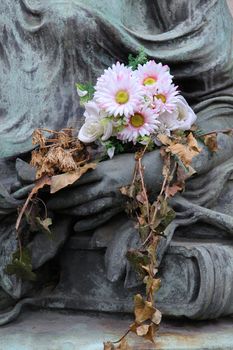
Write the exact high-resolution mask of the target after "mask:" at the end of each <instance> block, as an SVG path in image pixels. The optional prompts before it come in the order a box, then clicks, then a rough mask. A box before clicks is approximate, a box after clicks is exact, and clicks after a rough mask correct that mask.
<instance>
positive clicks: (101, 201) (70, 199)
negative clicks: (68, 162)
mask: <svg viewBox="0 0 233 350" xmlns="http://www.w3.org/2000/svg"><path fill="white" fill-rule="evenodd" d="M134 164H135V162H134V156H133V154H124V155H121V156H117V157H115V158H114V160H108V161H104V162H101V163H99V164H98V166H97V168H96V169H95V170H94V171H92V172H90V173H87V174H85V175H84V176H83V177H82V178H81V179H80V180H79V181H77V182H76V183H75V185H74V186H71V187H68V188H66V189H64V190H61V191H60V192H58V193H57V194H55V195H52V196H51V199H50V200H49V201H48V208H49V209H52V210H58V211H62V212H63V213H65V214H67V215H72V216H75V217H76V218H77V219H78V222H77V224H76V225H75V227H74V229H75V231H84V230H90V229H92V228H95V227H97V226H99V225H101V224H102V223H104V222H106V221H107V220H109V219H110V218H111V217H112V216H114V215H115V214H117V213H118V212H120V211H122V210H123V205H124V202H125V197H124V196H123V195H122V194H121V192H120V188H121V187H122V186H124V185H127V184H129V183H130V182H131V181H132V176H133V170H134Z"/></svg>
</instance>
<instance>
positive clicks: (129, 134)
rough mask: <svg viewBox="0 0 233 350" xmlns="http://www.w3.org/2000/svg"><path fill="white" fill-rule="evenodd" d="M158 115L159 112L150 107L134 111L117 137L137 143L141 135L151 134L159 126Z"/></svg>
mask: <svg viewBox="0 0 233 350" xmlns="http://www.w3.org/2000/svg"><path fill="white" fill-rule="evenodd" d="M157 117H158V114H156V113H155V112H154V111H153V109H149V108H143V109H141V110H139V111H136V112H134V114H132V115H130V116H129V117H128V118H127V119H126V123H127V124H126V126H125V128H124V129H123V130H122V131H121V132H119V133H118V134H117V138H118V139H119V140H122V141H127V142H130V141H132V142H133V143H136V141H137V138H138V137H139V136H145V135H150V134H152V133H153V132H154V131H155V130H156V129H157V128H158V124H159V121H158V120H157Z"/></svg>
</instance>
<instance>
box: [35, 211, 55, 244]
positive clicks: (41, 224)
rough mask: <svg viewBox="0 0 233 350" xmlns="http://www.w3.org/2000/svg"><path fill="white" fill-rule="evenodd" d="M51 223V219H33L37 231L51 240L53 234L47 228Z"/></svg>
mask: <svg viewBox="0 0 233 350" xmlns="http://www.w3.org/2000/svg"><path fill="white" fill-rule="evenodd" d="M52 223H53V222H52V219H51V218H46V219H45V220H41V218H40V217H39V216H37V217H36V218H35V224H36V227H37V231H39V232H43V233H45V234H46V235H47V236H48V237H49V238H50V239H52V238H53V233H52V232H51V231H50V229H49V226H51V225H52Z"/></svg>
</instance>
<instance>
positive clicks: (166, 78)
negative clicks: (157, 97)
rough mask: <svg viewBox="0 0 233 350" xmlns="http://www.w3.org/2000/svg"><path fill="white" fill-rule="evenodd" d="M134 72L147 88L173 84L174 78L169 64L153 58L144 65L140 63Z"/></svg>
mask: <svg viewBox="0 0 233 350" xmlns="http://www.w3.org/2000/svg"><path fill="white" fill-rule="evenodd" d="M134 74H135V76H136V77H137V78H138V80H139V82H140V84H141V85H142V86H143V87H144V89H145V90H151V89H155V88H156V87H157V86H158V85H161V84H166V85H167V84H171V83H172V78H173V76H172V75H171V74H170V70H169V67H168V66H167V65H164V66H163V65H162V63H156V62H155V61H152V60H151V61H148V62H147V63H146V64H144V65H140V64H139V66H138V69H137V70H136V71H135V72H134Z"/></svg>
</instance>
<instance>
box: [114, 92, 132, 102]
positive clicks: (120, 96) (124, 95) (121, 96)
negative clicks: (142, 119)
mask: <svg viewBox="0 0 233 350" xmlns="http://www.w3.org/2000/svg"><path fill="white" fill-rule="evenodd" d="M115 98H116V102H117V103H119V104H120V105H123V104H124V103H126V102H128V101H129V94H128V92H127V91H125V90H119V91H118V92H117V93H116V96H115Z"/></svg>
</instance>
